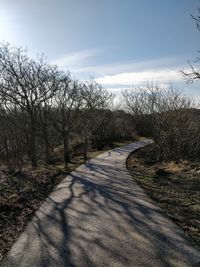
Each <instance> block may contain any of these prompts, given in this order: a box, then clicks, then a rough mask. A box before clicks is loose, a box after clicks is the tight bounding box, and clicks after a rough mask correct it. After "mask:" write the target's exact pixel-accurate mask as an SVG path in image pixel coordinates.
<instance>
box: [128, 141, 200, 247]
mask: <svg viewBox="0 0 200 267" xmlns="http://www.w3.org/2000/svg"><path fill="white" fill-rule="evenodd" d="M127 166H128V169H129V171H130V172H131V174H132V176H133V179H135V180H136V182H137V183H138V184H139V185H140V186H141V187H142V188H143V189H144V190H145V192H146V193H147V194H148V195H149V196H150V198H151V199H153V200H154V201H155V202H156V204H157V205H158V206H159V207H160V208H161V209H162V210H163V212H164V213H165V214H167V215H168V216H169V217H170V218H171V219H172V220H173V221H174V222H175V223H176V224H178V225H179V226H180V227H181V228H182V229H183V230H184V231H185V232H187V233H188V234H189V235H190V236H191V237H192V238H193V239H194V240H195V241H196V242H197V243H198V245H200V163H199V162H190V161H181V162H168V163H158V162H157V161H156V158H155V148H154V145H150V146H147V147H144V148H141V149H139V150H138V151H136V152H135V153H133V154H132V155H130V156H129V158H128V160H127Z"/></svg>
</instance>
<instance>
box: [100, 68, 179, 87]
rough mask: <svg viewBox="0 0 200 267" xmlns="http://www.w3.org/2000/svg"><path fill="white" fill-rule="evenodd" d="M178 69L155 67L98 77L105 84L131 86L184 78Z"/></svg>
mask: <svg viewBox="0 0 200 267" xmlns="http://www.w3.org/2000/svg"><path fill="white" fill-rule="evenodd" d="M182 79H183V78H182V76H181V75H180V73H179V72H178V70H177V69H155V70H145V71H137V72H126V73H119V74H114V75H105V76H103V77H99V78H97V79H96V81H97V82H99V83H101V84H103V85H104V86H112V87H113V86H115V87H116V86H131V85H135V84H141V83H147V82H162V83H163V82H174V81H179V80H182Z"/></svg>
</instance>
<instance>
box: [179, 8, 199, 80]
mask: <svg viewBox="0 0 200 267" xmlns="http://www.w3.org/2000/svg"><path fill="white" fill-rule="evenodd" d="M191 17H192V19H193V20H194V21H195V23H196V27H197V29H198V31H200V8H198V15H197V16H194V15H191ZM199 52H200V51H199ZM199 61H200V57H199V56H198V57H197V58H196V60H195V62H194V63H198V62H199ZM188 65H189V67H190V71H185V70H181V71H180V72H181V74H182V75H183V77H184V78H186V79H187V81H188V82H194V81H196V80H199V79H200V69H199V67H198V66H197V67H195V66H194V64H192V63H191V62H190V61H189V60H188Z"/></svg>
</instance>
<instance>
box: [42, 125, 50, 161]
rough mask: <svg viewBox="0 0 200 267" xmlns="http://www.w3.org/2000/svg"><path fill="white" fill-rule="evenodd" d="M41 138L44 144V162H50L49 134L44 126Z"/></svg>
mask: <svg viewBox="0 0 200 267" xmlns="http://www.w3.org/2000/svg"><path fill="white" fill-rule="evenodd" d="M43 138H44V146H45V162H46V164H50V162H51V157H50V150H49V135H48V132H47V129H46V127H44V128H43Z"/></svg>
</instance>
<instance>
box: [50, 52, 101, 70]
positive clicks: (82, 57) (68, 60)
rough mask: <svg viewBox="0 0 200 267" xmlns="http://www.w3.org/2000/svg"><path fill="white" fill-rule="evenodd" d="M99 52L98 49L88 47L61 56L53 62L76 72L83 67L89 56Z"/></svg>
mask: <svg viewBox="0 0 200 267" xmlns="http://www.w3.org/2000/svg"><path fill="white" fill-rule="evenodd" d="M98 53H99V50H97V49H87V50H82V51H77V52H74V53H69V54H65V55H63V56H61V57H60V58H58V59H55V60H53V61H52V62H51V63H52V64H55V65H58V67H60V68H62V69H65V70H68V69H69V70H70V71H74V72H76V70H77V69H78V68H81V67H82V66H83V64H84V63H86V61H87V60H88V59H89V58H92V57H94V56H96V55H97V54H98Z"/></svg>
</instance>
